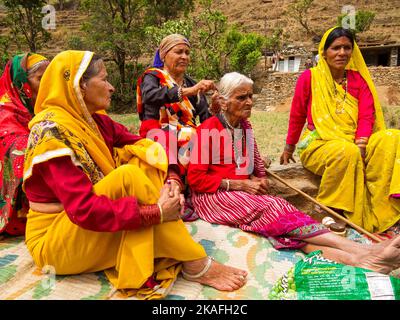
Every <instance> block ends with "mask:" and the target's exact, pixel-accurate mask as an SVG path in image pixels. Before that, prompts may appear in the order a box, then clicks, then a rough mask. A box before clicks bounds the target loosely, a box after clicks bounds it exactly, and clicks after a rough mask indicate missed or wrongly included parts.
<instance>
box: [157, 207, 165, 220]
mask: <svg viewBox="0 0 400 320" xmlns="http://www.w3.org/2000/svg"><path fill="white" fill-rule="evenodd" d="M157 205H158V208H159V209H160V224H161V223H163V220H164V217H163V211H162V207H161V204H159V203H157Z"/></svg>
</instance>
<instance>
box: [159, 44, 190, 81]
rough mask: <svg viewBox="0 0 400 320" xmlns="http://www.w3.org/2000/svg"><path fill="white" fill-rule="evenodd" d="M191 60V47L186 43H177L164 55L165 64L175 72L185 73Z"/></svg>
mask: <svg viewBox="0 0 400 320" xmlns="http://www.w3.org/2000/svg"><path fill="white" fill-rule="evenodd" d="M189 62H190V48H189V47H188V46H187V45H185V44H178V45H176V46H175V47H173V48H172V49H171V50H169V51H168V52H167V54H166V55H165V57H164V66H165V67H166V68H167V70H168V71H169V72H171V73H175V74H182V73H185V72H186V69H187V67H188V65H189Z"/></svg>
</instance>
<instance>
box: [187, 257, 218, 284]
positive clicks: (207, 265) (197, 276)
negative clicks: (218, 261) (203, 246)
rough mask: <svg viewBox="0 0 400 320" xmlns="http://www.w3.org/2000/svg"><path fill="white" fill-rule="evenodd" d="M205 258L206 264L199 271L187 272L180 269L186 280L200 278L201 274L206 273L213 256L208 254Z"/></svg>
mask: <svg viewBox="0 0 400 320" xmlns="http://www.w3.org/2000/svg"><path fill="white" fill-rule="evenodd" d="M207 260H208V261H207V263H206V265H205V266H204V268H203V269H202V270H201V271H200V272H199V273H196V274H189V273H186V272H185V271H183V270H182V276H183V278H184V279H186V280H189V281H193V280H195V279H198V278H201V277H202V276H204V275H205V274H206V273H207V271H208V270H209V269H210V267H211V264H212V262H213V260H214V258H213V257H210V256H208V257H207Z"/></svg>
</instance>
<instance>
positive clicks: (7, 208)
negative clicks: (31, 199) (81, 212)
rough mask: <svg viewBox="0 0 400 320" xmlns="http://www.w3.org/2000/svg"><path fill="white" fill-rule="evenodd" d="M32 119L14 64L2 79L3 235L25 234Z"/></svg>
mask: <svg viewBox="0 0 400 320" xmlns="http://www.w3.org/2000/svg"><path fill="white" fill-rule="evenodd" d="M26 85H27V84H25V85H24V87H25V86H26ZM26 89H28V88H26ZM26 93H27V92H25V94H26ZM31 119H32V115H31V114H30V113H29V111H28V109H27V108H26V107H25V105H24V104H23V102H22V100H21V98H20V92H19V90H18V89H17V88H16V87H15V86H14V84H13V82H12V80H11V61H10V62H9V63H7V65H6V67H5V70H4V73H3V75H2V76H1V78H0V128H1V129H0V141H1V143H0V161H1V162H0V165H1V168H0V189H1V194H0V233H3V232H6V233H8V234H11V235H23V234H24V233H25V221H26V219H25V216H26V213H27V212H28V210H29V207H28V201H27V199H26V197H25V194H24V192H22V189H21V183H22V174H23V167H24V166H23V163H24V153H25V148H26V145H27V140H28V136H29V129H28V122H29V121H30V120H31Z"/></svg>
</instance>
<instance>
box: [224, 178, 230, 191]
mask: <svg viewBox="0 0 400 320" xmlns="http://www.w3.org/2000/svg"><path fill="white" fill-rule="evenodd" d="M225 182H226V191H229V183H230V181H229V179H225Z"/></svg>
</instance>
